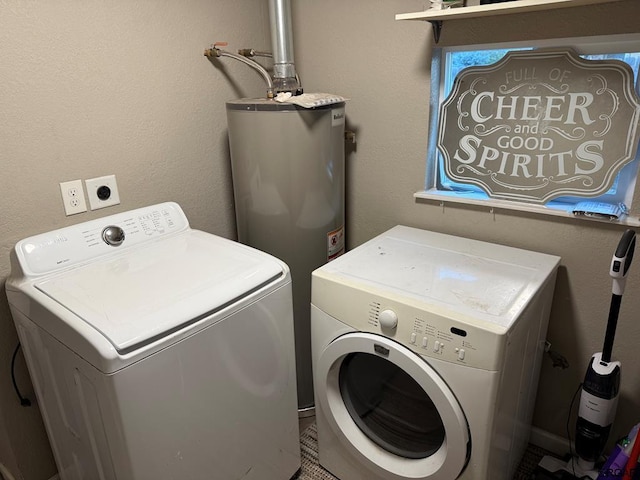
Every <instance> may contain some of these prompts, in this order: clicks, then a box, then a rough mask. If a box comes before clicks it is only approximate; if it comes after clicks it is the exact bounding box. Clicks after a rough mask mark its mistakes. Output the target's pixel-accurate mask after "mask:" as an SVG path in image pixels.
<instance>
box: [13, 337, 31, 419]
mask: <svg viewBox="0 0 640 480" xmlns="http://www.w3.org/2000/svg"><path fill="white" fill-rule="evenodd" d="M19 350H20V342H18V345H17V346H16V349H15V350H14V351H13V357H12V358H11V381H12V382H13V389H14V390H15V391H16V395H17V396H18V398H19V399H20V405H22V406H23V407H30V406H31V400H29V399H28V398H26V397H23V396H22V394H21V393H20V389H19V388H18V384H17V383H16V369H15V366H16V357H17V356H18V351H19Z"/></svg>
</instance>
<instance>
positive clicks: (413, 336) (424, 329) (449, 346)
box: [349, 292, 506, 370]
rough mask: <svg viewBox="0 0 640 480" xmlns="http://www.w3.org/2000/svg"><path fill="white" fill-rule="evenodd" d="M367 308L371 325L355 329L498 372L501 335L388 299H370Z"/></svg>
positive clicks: (419, 351)
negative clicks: (381, 335) (379, 334)
mask: <svg viewBox="0 0 640 480" xmlns="http://www.w3.org/2000/svg"><path fill="white" fill-rule="evenodd" d="M354 293H355V292H352V295H353V294H354ZM355 294H356V297H358V295H357V293H355ZM363 300H364V299H363ZM365 301H366V300H365ZM367 307H368V312H367V321H366V322H362V323H360V325H353V326H354V327H356V328H358V329H362V331H366V332H371V333H381V334H383V335H385V336H388V337H390V338H393V339H394V340H396V341H397V342H399V343H402V344H403V345H405V346H406V347H408V348H410V349H412V350H413V351H415V352H416V353H419V354H420V355H426V356H430V357H436V358H440V359H442V360H446V361H450V362H455V363H462V364H465V365H469V366H474V367H478V368H486V369H489V370H491V369H494V368H495V369H497V364H496V363H495V362H497V359H498V358H499V354H500V352H501V349H502V348H504V344H503V340H506V336H504V335H500V334H498V336H496V333H497V332H493V333H490V332H487V331H486V330H485V329H482V328H477V326H474V325H471V324H464V323H462V322H459V321H456V320H454V319H452V318H450V317H449V318H447V317H446V316H443V315H439V314H438V313H435V312H430V311H427V310H425V309H424V308H422V309H419V308H415V307H412V306H410V305H407V304H404V303H399V302H394V301H393V300H391V299H388V298H384V297H378V298H376V299H370V300H369V301H368V302H367ZM443 313H444V312H443ZM357 317H362V315H357V314H356V317H351V320H350V321H349V323H350V324H352V323H353V320H352V319H355V318H357ZM390 319H391V320H392V321H390ZM356 322H357V320H356ZM358 323H359V322H358Z"/></svg>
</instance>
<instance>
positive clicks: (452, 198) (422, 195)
mask: <svg viewBox="0 0 640 480" xmlns="http://www.w3.org/2000/svg"><path fill="white" fill-rule="evenodd" d="M413 197H414V198H415V199H417V200H431V201H434V202H438V203H440V204H441V205H442V206H444V205H445V204H446V203H458V204H463V205H476V206H481V207H487V208H488V209H489V211H493V210H494V209H503V210H516V211H520V212H527V213H535V214H542V215H551V216H554V217H562V218H575V219H577V220H587V221H592V222H601V223H607V224H610V225H626V226H630V227H640V219H639V218H637V217H635V216H632V215H626V216H624V217H622V218H620V219H617V220H608V219H604V218H596V217H587V216H584V215H574V214H573V213H572V212H570V211H567V210H563V209H561V208H551V207H546V206H544V205H534V204H528V203H516V202H511V201H506V200H496V199H479V198H469V197H465V194H464V193H458V192H443V191H438V190H435V189H431V190H422V191H419V192H416V193H414V194H413Z"/></svg>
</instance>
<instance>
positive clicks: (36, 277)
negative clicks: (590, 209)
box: [6, 203, 300, 480]
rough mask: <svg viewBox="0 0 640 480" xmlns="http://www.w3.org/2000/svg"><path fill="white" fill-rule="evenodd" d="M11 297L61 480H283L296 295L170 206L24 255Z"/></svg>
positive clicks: (262, 260)
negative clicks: (293, 301)
mask: <svg viewBox="0 0 640 480" xmlns="http://www.w3.org/2000/svg"><path fill="white" fill-rule="evenodd" d="M6 289H7V297H8V299H9V304H10V307H11V312H12V315H13V318H14V320H15V324H16V327H17V331H18V335H19V338H20V341H21V343H22V347H23V350H24V353H25V357H26V360H27V365H28V368H29V372H30V375H31V378H32V380H33V384H34V386H35V391H36V394H37V399H38V404H39V406H40V409H41V411H42V417H43V419H44V423H45V427H46V430H47V433H48V436H49V440H50V442H51V446H52V449H53V453H54V457H55V460H56V463H57V466H58V469H59V474H60V477H61V478H62V480H169V479H180V480H236V479H237V480H239V479H243V480H249V479H252V480H266V479H268V480H288V479H289V478H291V477H292V476H294V475H295V474H296V472H297V471H298V469H299V467H300V447H299V433H298V416H297V399H296V376H295V355H294V340H293V314H292V301H291V281H290V275H289V270H288V268H287V265H285V264H284V263H283V262H281V261H279V260H278V259H276V258H274V257H272V256H270V255H267V254H265V253H263V252H260V251H257V250H254V249H252V248H250V247H247V246H244V245H241V244H239V243H236V242H233V241H230V240H226V239H223V238H220V237H217V236H214V235H211V234H208V233H205V232H202V231H198V230H193V229H191V228H190V227H189V223H188V221H187V218H186V217H185V215H184V213H183V211H182V210H181V208H180V207H179V206H178V205H177V204H175V203H163V204H159V205H156V206H151V207H148V208H142V209H138V210H133V211H130V212H125V213H120V214H116V215H113V216H109V217H106V218H102V219H97V220H92V221H89V222H86V223H81V224H78V225H75V226H71V227H67V228H63V229H60V230H56V231H53V232H49V233H44V234H42V235H36V236H33V237H30V238H27V239H25V240H22V241H20V242H18V244H17V245H16V246H15V249H14V250H13V252H12V272H11V276H10V278H9V279H8V281H7V284H6Z"/></svg>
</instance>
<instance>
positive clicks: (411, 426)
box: [339, 352, 445, 458]
mask: <svg viewBox="0 0 640 480" xmlns="http://www.w3.org/2000/svg"><path fill="white" fill-rule="evenodd" d="M339 385H340V393H341V395H342V399H343V401H344V404H345V406H346V407H347V411H348V412H349V414H350V415H351V418H352V419H353V420H354V422H355V423H356V425H358V427H359V428H360V430H362V432H363V433H364V434H365V435H366V436H367V437H369V438H370V439H371V440H372V441H374V442H375V443H377V444H378V445H380V446H381V447H382V448H384V449H385V450H387V451H389V452H391V453H394V454H396V455H399V456H401V457H406V458H426V457H429V456H431V455H433V454H434V453H435V452H436V451H438V449H439V448H440V447H441V446H442V444H443V442H444V439H445V428H444V424H443V422H442V418H441V417H440V415H439V413H438V410H437V409H436V407H435V405H434V403H433V401H432V400H431V398H429V395H427V393H426V392H425V391H424V390H423V389H422V387H420V385H419V384H418V383H417V382H416V381H415V380H414V379H413V378H412V377H411V376H410V375H409V374H408V373H407V372H405V371H404V370H402V369H401V368H400V367H398V366H397V365H396V364H394V363H392V362H390V361H388V360H386V359H385V358H382V357H380V356H377V355H372V354H370V353H362V352H358V353H351V354H349V355H347V356H346V357H345V359H344V361H343V362H342V365H341V367H340V374H339Z"/></svg>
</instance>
